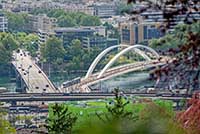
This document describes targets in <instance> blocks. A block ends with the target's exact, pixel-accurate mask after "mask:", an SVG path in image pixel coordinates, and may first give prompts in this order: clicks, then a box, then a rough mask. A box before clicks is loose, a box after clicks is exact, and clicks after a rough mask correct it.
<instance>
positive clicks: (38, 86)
mask: <svg viewBox="0 0 200 134" xmlns="http://www.w3.org/2000/svg"><path fill="white" fill-rule="evenodd" d="M13 57H14V60H13V61H12V64H13V66H14V67H15V69H16V71H17V73H18V75H19V76H20V77H21V79H22V80H23V81H24V83H25V85H26V89H25V91H26V92H27V93H42V92H47V93H54V92H58V90H56V88H55V86H54V85H53V83H52V82H51V81H50V80H49V79H48V77H47V76H46V74H45V73H44V72H43V71H42V70H41V69H40V67H39V66H38V65H36V64H35V62H34V60H32V58H31V56H29V55H28V53H27V52H25V51H23V50H20V51H19V52H14V54H13Z"/></svg>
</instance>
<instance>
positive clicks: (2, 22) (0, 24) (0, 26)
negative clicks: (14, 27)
mask: <svg viewBox="0 0 200 134" xmlns="http://www.w3.org/2000/svg"><path fill="white" fill-rule="evenodd" d="M7 30H8V19H7V18H6V16H5V15H4V14H3V13H0V32H5V31H7Z"/></svg>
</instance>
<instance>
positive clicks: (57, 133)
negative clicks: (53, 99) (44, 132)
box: [47, 103, 77, 134]
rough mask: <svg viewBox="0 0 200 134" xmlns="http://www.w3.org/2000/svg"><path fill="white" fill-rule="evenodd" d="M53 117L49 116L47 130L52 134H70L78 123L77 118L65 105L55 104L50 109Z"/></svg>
mask: <svg viewBox="0 0 200 134" xmlns="http://www.w3.org/2000/svg"><path fill="white" fill-rule="evenodd" d="M50 110H52V115H49V116H48V119H47V122H48V125H47V129H48V132H49V133H50V134H68V133H71V131H72V127H73V126H74V124H75V123H76V120H77V117H76V116H74V115H73V114H72V113H71V112H69V109H68V107H67V106H66V105H64V104H57V103H56V104H54V105H53V106H51V107H50Z"/></svg>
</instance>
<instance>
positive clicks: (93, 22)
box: [80, 15, 101, 26]
mask: <svg viewBox="0 0 200 134" xmlns="http://www.w3.org/2000/svg"><path fill="white" fill-rule="evenodd" d="M80 25H82V26H99V25H101V21H100V19H99V18H98V17H96V16H89V15H85V16H83V17H82V18H81V21H80Z"/></svg>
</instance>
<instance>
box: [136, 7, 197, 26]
mask: <svg viewBox="0 0 200 134" xmlns="http://www.w3.org/2000/svg"><path fill="white" fill-rule="evenodd" d="M140 16H141V17H142V20H143V21H145V22H161V23H162V22H165V21H166V19H164V17H163V11H154V10H148V11H146V12H143V13H141V14H140ZM186 16H187V17H188V19H189V20H193V19H194V20H200V11H191V13H190V15H187V14H183V15H176V16H175V17H174V19H173V20H172V21H171V22H170V30H172V29H173V28H174V27H175V26H176V25H177V24H180V23H184V21H185V18H186Z"/></svg>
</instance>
